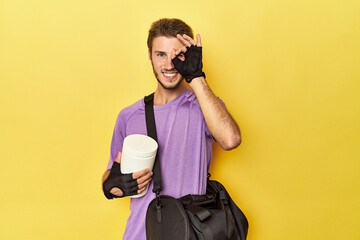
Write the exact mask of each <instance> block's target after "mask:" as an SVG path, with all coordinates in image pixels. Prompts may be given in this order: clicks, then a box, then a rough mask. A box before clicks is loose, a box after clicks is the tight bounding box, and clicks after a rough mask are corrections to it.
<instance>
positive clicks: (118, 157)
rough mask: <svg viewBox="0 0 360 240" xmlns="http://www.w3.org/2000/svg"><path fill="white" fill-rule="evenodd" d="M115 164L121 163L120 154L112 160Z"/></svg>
mask: <svg viewBox="0 0 360 240" xmlns="http://www.w3.org/2000/svg"><path fill="white" fill-rule="evenodd" d="M114 161H115V162H117V163H120V162H121V152H118V155H117V156H116V158H115V159H114Z"/></svg>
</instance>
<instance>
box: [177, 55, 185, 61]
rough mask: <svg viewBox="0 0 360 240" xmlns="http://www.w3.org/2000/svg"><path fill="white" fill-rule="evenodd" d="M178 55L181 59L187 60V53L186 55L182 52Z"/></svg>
mask: <svg viewBox="0 0 360 240" xmlns="http://www.w3.org/2000/svg"><path fill="white" fill-rule="evenodd" d="M177 57H178V58H179V59H180V60H182V61H184V60H185V55H184V53H180V54H179V55H178V56H177Z"/></svg>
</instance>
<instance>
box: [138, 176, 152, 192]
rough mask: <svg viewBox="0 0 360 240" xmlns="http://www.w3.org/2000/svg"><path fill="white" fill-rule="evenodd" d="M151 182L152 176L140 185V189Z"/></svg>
mask: <svg viewBox="0 0 360 240" xmlns="http://www.w3.org/2000/svg"><path fill="white" fill-rule="evenodd" d="M150 182H151V178H149V179H148V180H146V181H145V182H143V183H141V184H139V185H138V187H139V189H142V188H143V187H146V186H147V185H148V184H149V183H150Z"/></svg>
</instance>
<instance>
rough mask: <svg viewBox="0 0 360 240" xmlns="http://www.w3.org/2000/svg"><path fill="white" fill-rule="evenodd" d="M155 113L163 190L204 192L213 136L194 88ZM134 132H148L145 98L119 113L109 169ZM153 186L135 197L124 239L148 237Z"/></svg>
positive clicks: (176, 193)
mask: <svg viewBox="0 0 360 240" xmlns="http://www.w3.org/2000/svg"><path fill="white" fill-rule="evenodd" d="M154 114H155V122H156V130H157V136H158V144H159V152H158V154H159V161H160V166H161V174H162V176H161V179H162V185H163V190H162V191H161V194H163V195H170V196H173V197H175V198H177V197H180V196H183V195H186V194H204V193H205V192H206V177H207V173H208V170H209V167H210V163H211V157H212V149H211V143H212V141H213V138H212V136H211V133H210V132H209V130H208V128H207V125H206V123H205V119H204V116H203V114H202V112H201V109H200V105H199V103H198V101H197V99H196V96H195V94H194V92H193V91H191V90H190V89H188V88H186V89H185V90H184V91H183V92H182V93H181V94H180V95H179V96H178V97H177V98H175V99H174V100H172V101H170V102H168V103H166V104H164V105H160V106H154ZM130 134H144V135H147V131H146V122H145V104H144V99H141V100H139V101H137V102H136V103H134V104H133V105H131V106H129V107H126V108H124V109H123V110H122V111H121V112H120V113H119V115H118V118H117V120H116V124H115V129H114V133H113V138H112V142H111V153H110V160H109V163H108V166H107V169H110V168H111V166H112V164H113V162H114V159H115V157H116V156H117V153H118V152H119V151H122V146H123V140H124V138H125V137H126V136H128V135H130ZM152 188H153V183H152V182H151V183H150V185H149V189H148V192H147V194H146V195H145V196H144V197H141V198H133V199H131V202H130V210H131V213H130V216H129V218H128V221H127V225H126V230H125V234H124V236H123V239H126V240H127V239H136V240H141V239H146V234H145V216H146V210H147V207H148V205H149V203H150V201H151V200H152V199H154V198H155V194H154V193H153V192H152Z"/></svg>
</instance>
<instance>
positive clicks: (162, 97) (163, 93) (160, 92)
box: [154, 84, 186, 105]
mask: <svg viewBox="0 0 360 240" xmlns="http://www.w3.org/2000/svg"><path fill="white" fill-rule="evenodd" d="M185 88H186V85H185V84H180V85H179V87H177V88H176V89H171V90H168V89H164V88H162V87H161V86H159V85H158V87H157V89H156V91H155V94H154V105H163V104H166V103H168V102H170V101H171V100H174V99H175V98H177V97H178V96H180V94H181V93H182V92H183V91H184V90H185Z"/></svg>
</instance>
